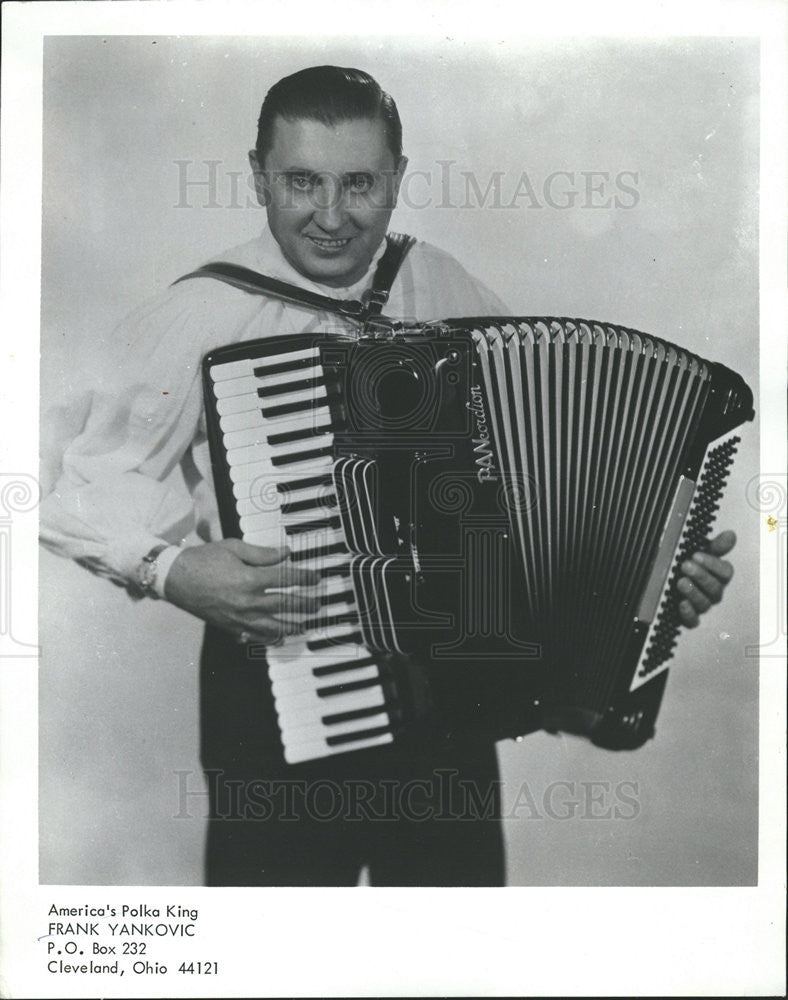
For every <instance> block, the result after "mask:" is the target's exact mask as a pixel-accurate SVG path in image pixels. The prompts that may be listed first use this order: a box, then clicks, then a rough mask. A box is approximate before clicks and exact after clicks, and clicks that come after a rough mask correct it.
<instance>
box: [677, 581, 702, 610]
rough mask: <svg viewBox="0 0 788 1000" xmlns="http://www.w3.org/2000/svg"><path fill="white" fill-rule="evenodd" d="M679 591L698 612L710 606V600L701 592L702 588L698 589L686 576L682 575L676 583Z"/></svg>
mask: <svg viewBox="0 0 788 1000" xmlns="http://www.w3.org/2000/svg"><path fill="white" fill-rule="evenodd" d="M676 586H677V587H678V589H679V591H680V593H681V594H682V595H683V596H684V597H685V598H686V599H687V600H688V601H689V602H690V604H691V605H692V607H693V608H694V609H695V610H696V611H697V612H698V614H701V615H702V614H703V613H704V611H708V610H709V608H710V607H711V601H710V600H709V598H708V597H707V596H706V595H705V594H704V593H703V591H702V590H698V588H697V587H696V586H695V584H694V583H693V582H692V580H689V579H687V577H686V576H682V577H681V579H680V580H679V582H678V584H677V585H676Z"/></svg>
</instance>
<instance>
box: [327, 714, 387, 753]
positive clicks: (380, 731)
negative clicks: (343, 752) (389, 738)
mask: <svg viewBox="0 0 788 1000" xmlns="http://www.w3.org/2000/svg"><path fill="white" fill-rule="evenodd" d="M378 711H380V709H378ZM390 732H391V726H377V728H374V729H358V730H356V732H353V733H341V734H339V735H338V736H326V737H325V740H326V743H327V744H328V745H329V746H330V747H338V746H343V745H344V744H345V743H358V742H359V740H368V739H371V738H372V737H373V736H383V735H384V733H390Z"/></svg>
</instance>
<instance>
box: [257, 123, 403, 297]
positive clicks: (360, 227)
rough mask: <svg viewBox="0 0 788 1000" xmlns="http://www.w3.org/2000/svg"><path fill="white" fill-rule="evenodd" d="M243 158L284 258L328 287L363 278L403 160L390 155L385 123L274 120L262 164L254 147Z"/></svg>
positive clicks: (386, 219) (389, 209) (381, 231)
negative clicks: (396, 159)
mask: <svg viewBox="0 0 788 1000" xmlns="http://www.w3.org/2000/svg"><path fill="white" fill-rule="evenodd" d="M249 159H250V162H251V164H252V170H253V171H254V175H255V186H256V189H257V196H258V198H259V200H260V203H261V204H262V205H264V206H265V209H266V212H267V214H268V225H269V227H270V229H271V232H272V233H273V235H274V238H275V239H276V241H277V243H278V244H279V246H280V247H281V249H282V253H283V254H284V255H285V257H286V258H287V260H288V261H289V262H290V264H292V266H293V267H294V268H295V269H296V270H297V271H298V272H299V273H300V274H303V275H304V277H306V278H310V279H311V280H312V281H317V282H320V283H321V284H324V285H329V286H330V287H332V288H342V287H345V286H347V285H352V284H353V283H354V282H356V281H358V280H359V279H360V278H361V277H363V275H364V273H365V272H366V270H367V268H368V267H369V263H370V261H371V259H372V256H373V254H374V253H375V251H376V250H377V249H378V247H379V246H380V243H381V241H382V240H383V237H384V236H385V234H386V230H387V229H388V224H389V219H390V218H391V213H392V211H393V210H394V206H395V205H396V203H397V194H398V192H399V186H400V182H401V180H402V174H403V171H404V169H405V165H406V163H407V160H406V159H405V157H402V158H401V159H400V161H399V162H396V161H395V159H394V156H393V154H392V152H391V150H390V149H389V147H388V145H387V143H386V136H385V131H384V127H383V123H382V122H380V121H369V120H367V119H364V118H355V119H351V120H350V121H345V122H339V123H338V124H337V125H335V126H326V125H323V124H322V123H321V122H316V121H311V120H309V119H304V118H301V119H297V120H295V121H292V122H291V121H286V120H284V119H282V118H279V119H277V121H276V124H275V126H274V142H273V145H272V147H271V149H270V151H269V152H268V154H267V155H266V158H265V163H264V164H262V163H258V162H257V157H256V155H255V153H254V151H253V152H251V153H250V154H249Z"/></svg>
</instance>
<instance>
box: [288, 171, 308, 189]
mask: <svg viewBox="0 0 788 1000" xmlns="http://www.w3.org/2000/svg"><path fill="white" fill-rule="evenodd" d="M288 181H289V183H290V187H291V188H292V189H293V190H294V191H311V189H312V178H311V177H309V176H307V174H290V176H289V177H288Z"/></svg>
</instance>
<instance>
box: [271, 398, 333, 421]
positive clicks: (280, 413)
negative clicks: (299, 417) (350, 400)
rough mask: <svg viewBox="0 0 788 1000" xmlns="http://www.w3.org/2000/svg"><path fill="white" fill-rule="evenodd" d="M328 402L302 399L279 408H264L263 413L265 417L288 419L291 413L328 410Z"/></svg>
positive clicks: (324, 399)
mask: <svg viewBox="0 0 788 1000" xmlns="http://www.w3.org/2000/svg"><path fill="white" fill-rule="evenodd" d="M327 409H328V400H327V398H325V397H323V398H321V399H301V400H298V401H297V402H295V403H281V404H280V405H279V406H264V407H262V409H261V411H260V412H261V413H262V414H263V416H264V417H287V416H289V415H290V414H291V413H308V412H309V411H310V410H313V411H315V410H327Z"/></svg>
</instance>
